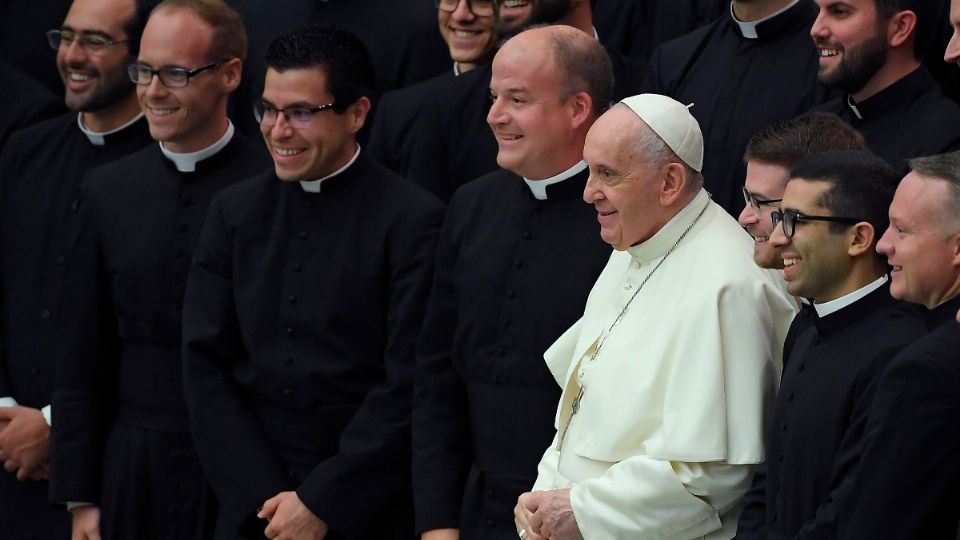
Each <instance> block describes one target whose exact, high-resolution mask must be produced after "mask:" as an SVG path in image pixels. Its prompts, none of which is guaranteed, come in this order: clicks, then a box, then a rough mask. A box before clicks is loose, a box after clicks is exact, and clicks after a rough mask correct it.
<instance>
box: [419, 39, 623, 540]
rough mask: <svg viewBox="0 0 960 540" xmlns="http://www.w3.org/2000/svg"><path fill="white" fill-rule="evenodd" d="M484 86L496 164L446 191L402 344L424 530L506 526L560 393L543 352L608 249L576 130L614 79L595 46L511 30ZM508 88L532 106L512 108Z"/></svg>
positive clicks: (583, 128)
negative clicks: (417, 309)
mask: <svg viewBox="0 0 960 540" xmlns="http://www.w3.org/2000/svg"><path fill="white" fill-rule="evenodd" d="M561 42H563V43H565V45H563V46H561V45H559V43H561ZM584 66H589V69H584ZM565 81H572V84H573V87H572V88H568V87H565V85H564V82H565ZM490 87H491V91H492V92H493V94H494V96H496V97H495V99H494V102H493V105H492V106H491V109H490V114H489V117H488V119H489V120H488V121H489V122H490V127H491V128H492V129H493V131H494V133H495V134H496V136H497V140H498V142H499V143H500V151H499V154H498V157H497V161H498V163H500V164H501V166H503V167H504V168H503V169H502V170H499V171H496V172H493V173H490V174H487V175H485V176H482V177H481V178H478V179H477V180H475V181H473V182H470V183H468V184H467V185H465V186H463V187H461V188H460V189H458V190H457V192H456V193H455V194H454V196H453V199H452V200H451V201H450V207H449V209H448V211H447V218H446V220H445V222H444V226H443V232H442V234H441V239H440V245H439V247H438V257H437V268H436V274H435V278H434V285H433V292H432V294H431V298H430V306H429V309H428V312H427V318H426V322H425V324H424V330H423V333H422V335H421V338H420V343H419V346H418V350H417V363H418V365H417V385H416V399H415V407H414V421H413V422H414V424H413V434H414V446H413V448H414V461H413V472H414V496H415V501H416V516H417V530H418V531H419V532H421V533H422V536H421V538H422V539H423V540H445V539H455V538H458V537H459V538H461V539H463V540H467V539H478V540H480V539H483V540H494V539H504V540H508V539H512V538H515V537H516V534H517V532H516V529H515V528H514V524H513V506H514V504H515V501H516V499H517V497H518V496H519V495H520V494H521V493H523V492H525V491H529V490H530V488H531V487H532V486H533V482H534V480H536V473H537V463H538V462H539V461H540V456H541V455H542V454H543V449H544V448H546V447H547V446H548V445H549V444H550V440H551V439H552V438H553V434H554V429H553V416H554V412H555V409H556V403H557V401H558V399H559V397H560V388H559V387H558V386H557V383H556V381H555V380H554V379H553V376H552V375H551V374H550V371H549V370H548V369H547V366H546V364H545V363H544V360H543V351H545V350H546V349H547V347H549V346H550V344H551V343H553V341H555V340H556V339H557V338H558V337H560V334H562V333H563V332H564V330H566V329H567V328H568V327H569V326H570V325H571V324H573V323H574V322H575V321H576V320H577V319H578V318H579V317H580V315H581V314H582V313H583V306H584V304H585V303H586V299H587V294H588V293H589V292H590V288H591V287H592V286H593V283H594V282H595V281H596V278H597V276H598V275H600V271H601V270H602V269H603V266H604V264H606V261H607V259H608V258H609V256H610V247H609V245H607V244H606V243H605V242H603V240H602V239H601V238H600V236H599V234H598V233H599V225H598V223H597V221H596V211H595V210H594V209H593V208H592V207H591V206H590V205H588V204H586V203H584V202H583V199H582V197H583V189H584V186H585V185H586V181H587V176H588V175H589V171H588V169H587V165H586V163H584V162H583V159H582V156H583V141H584V138H585V137H586V134H587V131H588V130H589V129H590V126H591V125H593V121H594V120H596V118H597V116H599V115H600V114H601V113H602V112H603V111H604V110H605V108H606V107H607V104H608V103H609V101H610V95H611V93H612V90H613V72H612V70H611V68H610V61H609V59H608V57H607V55H606V52H605V51H604V49H603V47H602V46H600V44H599V43H597V42H596V41H595V40H593V39H591V38H590V37H589V36H587V35H586V34H584V33H583V32H580V31H578V30H575V29H573V28H569V27H559V26H551V27H546V28H539V29H535V30H530V31H527V32H523V33H521V34H519V35H518V36H516V37H515V38H513V39H512V40H511V41H509V42H507V44H506V45H504V47H503V49H501V50H500V51H499V52H498V53H497V56H496V58H495V59H494V62H493V77H492V79H491V84H490ZM518 99H523V100H529V101H533V102H539V103H543V104H544V105H543V107H542V108H540V109H537V110H535V111H532V112H526V111H525V110H524V105H522V104H519V103H518V102H517V101H516V100H518ZM519 133H522V134H523V138H522V139H520V140H511V137H512V135H514V134H519ZM458 529H459V531H457V530H458ZM457 533H459V536H457Z"/></svg>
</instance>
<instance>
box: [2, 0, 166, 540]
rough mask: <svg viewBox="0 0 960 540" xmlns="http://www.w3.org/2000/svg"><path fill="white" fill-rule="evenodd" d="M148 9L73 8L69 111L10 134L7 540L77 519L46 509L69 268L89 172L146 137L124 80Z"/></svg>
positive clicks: (99, 3)
mask: <svg viewBox="0 0 960 540" xmlns="http://www.w3.org/2000/svg"><path fill="white" fill-rule="evenodd" d="M148 11H149V6H148V4H147V3H145V2H134V1H132V0H76V1H75V2H73V4H72V5H71V6H70V10H69V12H68V13H67V15H66V17H65V19H64V21H63V25H62V26H61V27H60V28H58V29H55V30H51V31H50V32H48V34H47V38H48V40H49V43H50V46H52V47H53V48H54V49H56V51H57V55H56V58H57V68H58V70H59V72H60V75H61V78H62V79H63V84H64V87H65V103H66V105H67V107H68V108H69V109H70V110H71V112H69V113H67V114H65V115H63V116H59V117H57V118H53V119H50V120H47V121H44V122H41V123H38V124H36V125H34V126H31V127H29V128H27V129H24V130H22V131H20V132H18V133H16V134H14V135H12V136H11V137H10V138H9V139H8V140H7V143H6V144H5V146H4V148H3V154H2V156H0V182H2V190H3V196H2V203H0V205H2V210H0V216H2V217H0V229H2V231H0V245H2V246H3V248H2V249H3V251H2V254H0V256H2V265H0V266H2V282H3V284H2V287H3V289H2V317H0V319H2V323H0V324H2V330H0V333H2V336H3V337H2V342H3V343H2V346H3V350H2V354H0V405H3V406H7V407H9V408H6V409H4V410H2V411H0V413H2V416H0V460H2V461H3V462H4V465H5V468H6V469H7V471H6V472H0V500H3V501H4V503H3V504H0V530H2V531H3V532H2V533H0V535H3V536H10V537H12V538H13V537H17V536H24V537H25V536H29V535H31V534H32V535H36V536H37V537H39V538H51V537H56V538H60V537H63V536H65V535H67V534H69V515H68V514H66V513H65V512H62V511H60V510H57V511H54V510H53V509H51V507H50V506H49V505H48V503H47V492H48V489H49V486H48V484H47V482H46V480H45V479H46V478H47V477H48V476H49V474H50V472H49V462H48V459H49V452H50V448H49V437H50V428H49V425H50V424H51V423H52V421H53V418H52V415H51V414H50V407H49V404H50V402H51V397H52V393H53V386H54V381H53V379H54V372H55V371H56V359H57V358H58V354H59V350H60V347H61V346H62V344H63V342H62V340H61V339H60V338H61V334H62V332H63V331H64V330H65V329H67V328H69V327H70V325H71V324H72V323H73V322H75V321H74V320H73V319H71V318H70V317H69V315H68V314H65V313H64V312H63V305H64V302H65V301H67V300H68V299H69V298H70V297H71V295H72V294H73V292H74V291H73V290H72V289H71V288H70V287H69V286H68V282H67V281H66V278H67V276H68V274H67V273H66V272H65V264H66V262H67V261H68V260H69V259H70V257H71V256H72V254H73V250H74V241H75V238H76V235H77V230H78V227H79V214H78V212H77V211H78V210H79V208H80V205H81V200H82V199H81V197H80V187H81V181H82V179H83V177H84V174H85V173H86V172H87V171H88V170H89V169H91V168H92V167H94V166H96V165H99V164H102V163H106V162H109V161H113V160H115V159H117V158H120V157H123V156H126V155H128V154H131V153H133V152H135V151H137V150H139V149H141V148H143V147H144V146H145V145H146V144H147V143H148V142H149V141H150V136H149V133H148V131H147V125H146V122H145V121H144V120H143V119H142V118H141V116H142V113H141V112H140V107H139V105H138V103H137V96H136V94H135V92H134V85H133V84H132V83H131V82H130V81H129V79H127V77H126V74H125V69H126V64H127V63H128V62H130V60H131V58H133V57H135V55H136V54H137V49H138V46H139V41H140V33H141V31H142V28H143V24H144V21H145V20H146V14H147V12H148ZM7 106H8V107H17V106H19V104H17V103H7ZM18 480H19V481H18Z"/></svg>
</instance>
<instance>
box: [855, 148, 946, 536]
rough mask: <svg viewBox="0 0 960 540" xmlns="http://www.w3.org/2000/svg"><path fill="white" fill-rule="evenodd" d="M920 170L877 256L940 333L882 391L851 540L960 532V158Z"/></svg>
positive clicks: (926, 162)
mask: <svg viewBox="0 0 960 540" xmlns="http://www.w3.org/2000/svg"><path fill="white" fill-rule="evenodd" d="M910 166H911V168H912V169H913V170H912V172H911V173H910V174H908V175H907V177H906V178H904V179H903V181H902V182H900V185H899V186H898V187H897V192H896V195H895V196H894V197H893V203H892V204H891V205H890V227H889V228H888V229H887V231H886V233H884V235H883V237H882V238H881V239H880V242H879V243H878V244H877V250H878V251H879V252H880V253H881V254H883V255H885V256H886V257H887V262H888V263H889V264H890V265H891V266H892V267H893V273H892V274H891V285H890V292H891V293H892V294H893V296H894V297H896V298H899V299H901V300H905V301H907V302H913V303H916V304H921V305H923V306H925V307H926V308H927V313H926V318H927V326H928V329H929V330H930V333H929V334H927V335H926V336H924V337H923V338H921V339H919V340H918V341H917V342H915V343H913V344H912V345H910V346H909V347H907V348H906V349H904V350H903V351H901V352H900V354H899V355H897V357H896V358H894V360H893V361H892V362H891V364H890V366H889V367H888V368H887V370H886V372H885V373H884V374H883V376H882V377H881V378H880V380H879V382H878V383H877V392H876V397H875V399H874V402H873V406H872V410H871V413H870V420H869V421H868V422H867V427H866V433H865V439H866V444H865V450H864V452H863V458H862V459H861V463H860V469H859V472H858V474H857V476H856V479H855V481H854V483H853V485H852V487H851V491H850V496H849V497H847V499H846V503H845V504H844V508H843V512H842V513H841V515H840V531H839V534H838V535H837V538H839V539H842V540H868V539H870V540H872V539H874V538H883V539H884V540H913V539H917V538H922V539H924V540H954V539H955V538H956V537H957V530H958V525H960V494H958V491H957V484H958V483H960V462H958V460H957V455H958V453H960V430H958V429H957V426H960V392H958V389H960V361H958V356H957V355H958V351H960V324H957V321H956V320H954V317H956V316H957V310H958V309H960V248H958V246H960V152H953V153H950V154H945V155H938V156H931V157H925V158H917V159H914V160H912V161H911V162H910Z"/></svg>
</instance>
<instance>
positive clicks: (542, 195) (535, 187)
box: [523, 160, 587, 201]
mask: <svg viewBox="0 0 960 540" xmlns="http://www.w3.org/2000/svg"><path fill="white" fill-rule="evenodd" d="M586 169H587V162H586V161H582V160H581V161H578V162H577V163H576V164H575V165H574V166H573V167H570V168H569V169H567V170H565V171H563V172H562V173H560V174H558V175H555V176H551V177H550V178H544V179H543V180H530V179H529V178H524V179H523V181H524V182H526V183H527V187H529V188H530V193H532V194H533V198H535V199H537V200H538V201H545V200H547V187H548V186H551V185H553V184H557V183H560V182H563V181H564V180H566V179H568V178H573V177H574V176H576V175H578V174H580V173H581V172H583V171H585V170H586Z"/></svg>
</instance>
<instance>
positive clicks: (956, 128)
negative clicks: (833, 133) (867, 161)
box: [810, 0, 960, 172]
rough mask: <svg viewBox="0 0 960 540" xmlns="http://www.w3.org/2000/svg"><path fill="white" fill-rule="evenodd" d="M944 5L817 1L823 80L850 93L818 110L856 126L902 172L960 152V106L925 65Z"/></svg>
mask: <svg viewBox="0 0 960 540" xmlns="http://www.w3.org/2000/svg"><path fill="white" fill-rule="evenodd" d="M943 1H944V0H850V1H848V2H846V3H845V4H844V5H843V6H842V8H837V7H834V4H835V3H836V2H835V0H817V4H818V5H819V6H820V15H819V16H818V17H817V20H816V22H814V24H813V28H812V29H811V31H810V34H811V36H812V37H813V41H814V42H815V44H816V46H817V49H818V51H819V56H820V60H819V61H820V67H819V72H818V74H817V77H818V78H819V80H820V82H822V83H823V84H824V85H827V86H829V87H832V88H837V89H839V90H842V91H843V92H844V95H843V96H842V97H840V98H838V99H836V100H834V101H831V102H829V103H827V104H825V105H824V106H823V107H820V108H819V109H818V110H822V111H827V112H832V113H835V114H838V115H839V116H840V117H841V118H843V119H844V120H846V121H847V122H849V123H850V124H851V125H852V126H853V127H855V128H857V129H858V130H859V131H860V132H861V133H863V136H864V137H865V138H866V139H867V144H868V145H869V146H870V149H871V150H872V151H873V152H874V153H875V154H877V155H878V156H880V157H882V158H884V159H886V160H887V161H888V162H890V163H891V164H892V165H893V166H894V167H896V168H897V169H898V170H901V169H902V170H903V172H906V168H907V167H906V160H907V159H909V158H913V157H917V156H926V155H930V154H938V153H941V152H946V151H950V150H955V149H957V148H960V105H957V103H955V102H954V101H952V100H951V99H949V98H947V97H946V96H944V95H943V92H942V91H941V90H940V86H939V85H938V84H937V82H936V81H935V80H934V78H933V76H932V75H930V72H929V71H928V70H927V68H926V67H924V66H923V64H922V63H921V61H920V59H921V58H923V56H924V54H925V53H926V51H927V50H928V49H929V48H930V45H931V43H932V41H933V39H934V37H935V36H936V32H937V25H938V24H940V23H942V21H941V20H938V14H939V13H940V11H941V8H940V6H942V2H943Z"/></svg>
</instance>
